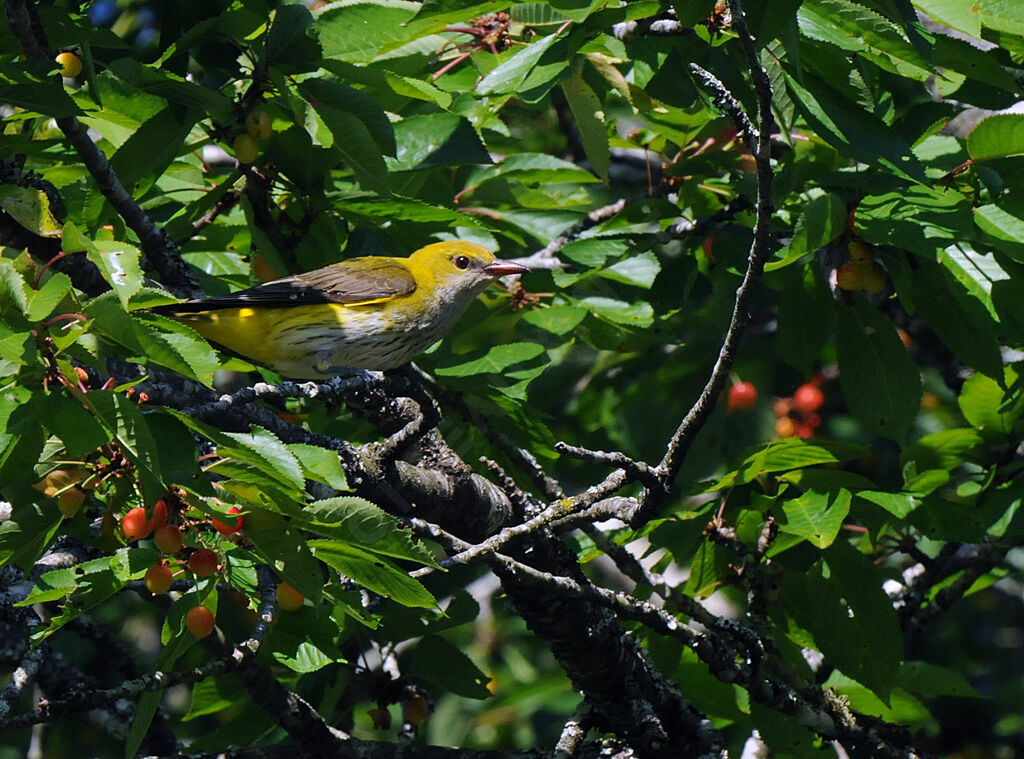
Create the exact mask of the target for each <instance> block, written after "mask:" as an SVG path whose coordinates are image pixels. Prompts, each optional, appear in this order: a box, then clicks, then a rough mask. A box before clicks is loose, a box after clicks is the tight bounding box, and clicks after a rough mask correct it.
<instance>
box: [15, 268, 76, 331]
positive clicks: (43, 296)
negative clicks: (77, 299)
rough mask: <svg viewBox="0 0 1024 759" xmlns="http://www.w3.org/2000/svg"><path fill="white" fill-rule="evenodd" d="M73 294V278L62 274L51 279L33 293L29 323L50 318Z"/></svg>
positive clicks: (29, 305) (29, 308) (29, 306)
mask: <svg viewBox="0 0 1024 759" xmlns="http://www.w3.org/2000/svg"><path fill="white" fill-rule="evenodd" d="M69 292H71V278H70V277H69V276H68V275H67V274H64V273H62V272H58V273H57V274H54V275H53V276H52V277H50V278H49V279H48V280H47V281H46V284H44V285H43V286H42V287H40V288H39V289H38V290H36V291H35V292H33V293H32V295H31V297H30V298H29V302H28V312H27V313H26V314H25V316H26V317H27V318H28V320H29V321H33V322H37V321H42V320H43V319H45V318H46V317H47V316H49V315H50V314H51V313H52V312H53V309H54V308H55V307H56V306H57V304H58V303H60V302H61V301H62V300H63V299H64V296H65V295H67V294H68V293H69Z"/></svg>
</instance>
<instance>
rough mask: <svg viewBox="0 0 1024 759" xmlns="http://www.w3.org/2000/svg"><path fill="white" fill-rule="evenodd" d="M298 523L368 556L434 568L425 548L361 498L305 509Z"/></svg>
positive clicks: (318, 503) (330, 500)
mask: <svg viewBox="0 0 1024 759" xmlns="http://www.w3.org/2000/svg"><path fill="white" fill-rule="evenodd" d="M301 521H302V523H303V525H304V526H305V528H306V529H307V530H309V531H310V532H313V533H316V534H317V535H323V536H324V537H329V538H335V539H337V540H342V541H345V542H346V543H349V544H351V545H354V546H359V547H360V548H365V549H366V550H367V551H370V552H372V553H379V554H381V555H383V556H391V557H392V558H395V559H405V560H408V561H415V562H416V563H418V564H425V565H427V566H432V567H438V566H439V565H438V564H437V562H436V561H435V560H434V557H433V555H432V554H431V553H430V551H429V550H427V548H426V547H425V546H424V545H422V544H421V543H419V542H416V541H414V540H413V539H412V535H411V533H410V532H409V531H408V529H406V528H403V527H402V526H401V524H400V522H399V520H398V519H397V518H395V517H393V516H391V515H390V514H388V513H387V512H385V511H383V510H382V509H380V508H379V507H378V506H375V505H374V504H372V503H370V502H369V501H367V500H365V499H364V498H358V497H356V496H341V497H338V498H328V499H326V500H322V501H316V502H314V503H311V504H310V505H309V506H307V507H306V508H305V509H304V510H303V512H302V516H301Z"/></svg>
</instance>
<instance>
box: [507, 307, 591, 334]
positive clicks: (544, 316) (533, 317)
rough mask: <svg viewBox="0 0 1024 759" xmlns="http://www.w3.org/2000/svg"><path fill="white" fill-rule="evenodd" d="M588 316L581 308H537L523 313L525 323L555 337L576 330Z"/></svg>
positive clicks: (585, 310)
mask: <svg viewBox="0 0 1024 759" xmlns="http://www.w3.org/2000/svg"><path fill="white" fill-rule="evenodd" d="M586 316H587V309H585V308H582V307H580V306H551V307H550V308H535V309H532V310H530V311H526V312H524V313H523V317H522V319H523V321H524V322H526V323H527V324H532V325H533V326H534V327H539V328H540V329H543V330H545V331H547V332H550V333H551V334H553V335H566V334H568V333H570V332H572V331H573V330H574V329H576V327H577V326H579V323H580V322H582V321H583V320H584V319H585V318H586Z"/></svg>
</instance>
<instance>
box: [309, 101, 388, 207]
mask: <svg viewBox="0 0 1024 759" xmlns="http://www.w3.org/2000/svg"><path fill="white" fill-rule="evenodd" d="M316 112H317V113H318V114H319V115H320V117H321V118H322V119H323V121H324V124H326V125H327V128H328V129H329V130H330V132H331V134H332V135H333V137H334V141H333V144H332V145H325V147H333V148H334V149H335V150H337V151H338V152H340V153H341V155H342V157H343V158H344V159H345V164H346V165H347V166H348V167H349V168H350V169H352V172H353V173H354V174H355V175H356V179H358V180H359V183H360V184H361V185H362V186H363V187H365V188H366V189H368V190H373V191H374V192H376V193H377V194H379V195H384V196H385V197H386V196H388V195H390V194H391V190H390V188H389V187H388V169H387V165H386V164H385V163H384V156H383V155H382V154H381V149H380V146H379V145H378V144H377V142H376V140H374V138H373V135H372V134H371V133H370V130H369V129H367V127H366V124H364V123H363V121H362V120H360V119H359V117H357V116H354V115H353V114H351V113H348V112H347V111H343V110H341V109H340V108H331V107H330V106H325V105H319V106H316Z"/></svg>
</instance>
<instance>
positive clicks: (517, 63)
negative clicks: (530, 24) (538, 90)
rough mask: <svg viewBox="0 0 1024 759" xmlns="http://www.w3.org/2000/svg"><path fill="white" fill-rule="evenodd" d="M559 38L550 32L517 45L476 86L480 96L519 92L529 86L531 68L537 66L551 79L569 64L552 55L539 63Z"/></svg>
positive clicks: (543, 75)
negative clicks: (550, 59)
mask: <svg viewBox="0 0 1024 759" xmlns="http://www.w3.org/2000/svg"><path fill="white" fill-rule="evenodd" d="M560 38H561V35H557V34H549V35H548V36H547V37H542V38H541V39H540V40H538V41H537V42H531V43H530V44H529V45H526V46H525V47H522V48H520V49H519V50H518V51H517V52H516V53H515V55H513V56H512V57H511V58H508V59H507V60H505V61H502V62H501V63H500V64H498V65H497V66H495V67H494V68H493V69H492V70H491V72H490V73H489V74H487V76H485V77H484V78H483V79H482V80H481V81H480V83H479V84H477V86H476V91H477V93H479V94H480V95H505V94H510V93H517V92H522V91H523V90H525V89H527V88H528V81H527V80H528V79H530V78H531V74H533V73H534V70H535V69H537V68H538V66H539V67H540V69H541V71H540V72H539V73H541V74H542V77H541V78H545V79H550V80H551V81H553V80H554V77H555V76H557V75H558V73H560V72H561V71H563V70H564V69H565V68H566V67H567V66H568V63H567V62H566V60H565V58H564V57H562V56H552V58H553V60H552V61H551V62H550V63H545V64H543V65H541V59H542V58H543V57H544V54H545V53H546V52H548V50H550V49H551V47H552V46H553V45H554V44H555V43H556V42H557V41H558V40H559V39H560Z"/></svg>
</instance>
